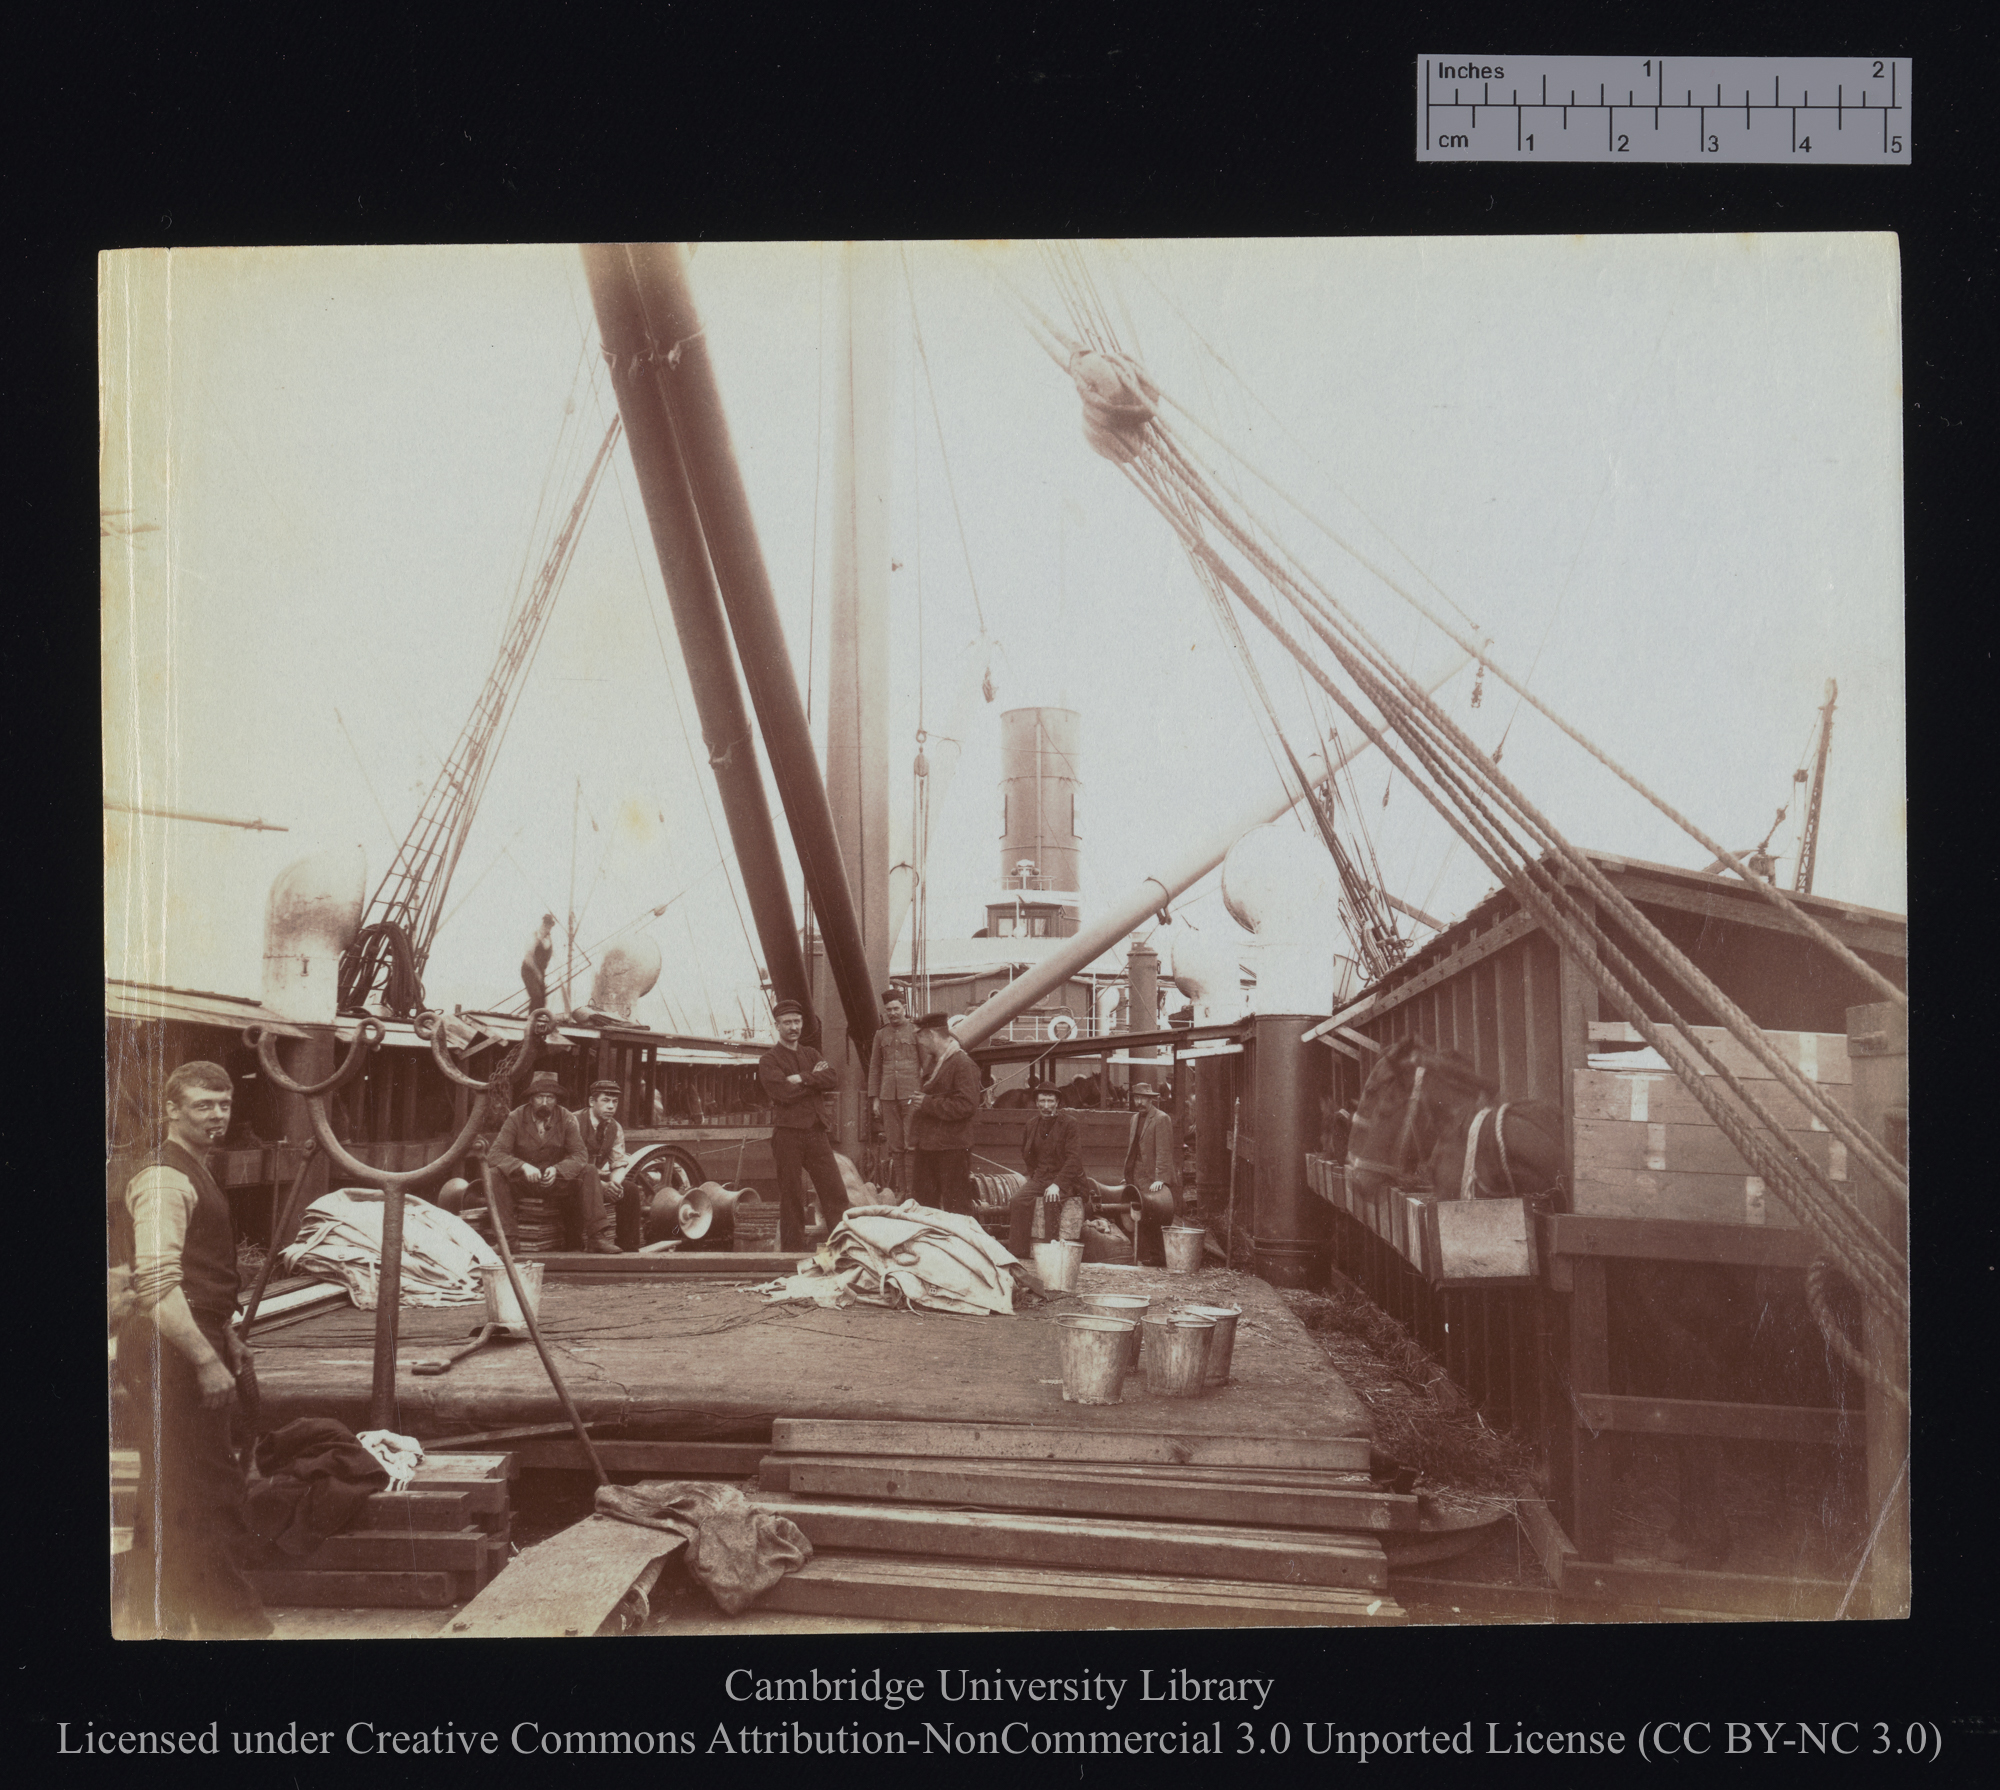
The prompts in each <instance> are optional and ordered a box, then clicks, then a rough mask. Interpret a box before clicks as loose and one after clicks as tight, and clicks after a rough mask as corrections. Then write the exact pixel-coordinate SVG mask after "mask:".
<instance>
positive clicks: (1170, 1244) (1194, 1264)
mask: <svg viewBox="0 0 2000 1790" xmlns="http://www.w3.org/2000/svg"><path fill="white" fill-rule="evenodd" d="M1207 1235H1208V1232H1207V1231H1206V1230H1204V1229H1203V1228H1202V1227H1201V1226H1200V1225H1198V1224H1170V1225H1167V1226H1166V1227H1165V1228H1164V1229H1163V1230H1162V1231H1161V1232H1160V1243H1161V1246H1162V1247H1163V1248H1164V1249H1165V1250H1166V1252H1167V1272H1168V1273H1169V1274H1199V1273H1200V1272H1201V1246H1202V1241H1203V1239H1205V1238H1206V1237H1207Z"/></svg>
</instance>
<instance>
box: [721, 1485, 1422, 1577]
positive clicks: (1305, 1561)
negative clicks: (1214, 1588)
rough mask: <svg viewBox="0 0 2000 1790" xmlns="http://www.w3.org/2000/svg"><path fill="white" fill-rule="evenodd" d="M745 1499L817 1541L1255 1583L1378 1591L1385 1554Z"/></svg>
mask: <svg viewBox="0 0 2000 1790" xmlns="http://www.w3.org/2000/svg"><path fill="white" fill-rule="evenodd" d="M752 1502H754V1503H756V1504H758V1505H760V1506H762V1507H763V1508H764V1509H766V1510H770V1511H773V1512H775V1513H776V1514H777V1515H779V1516H783V1517H789V1518H790V1519H791V1520H792V1521H793V1522H795V1523H796V1524H798V1526H799V1527H800V1528H801V1529H803V1530H804V1531H805V1534H806V1538H807V1539H808V1540H809V1541H811V1543H812V1544H813V1546H814V1547H815V1548H818V1549H836V1550H840V1551H843V1552H852V1551H857V1550H859V1551H872V1552H875V1553H887V1554H906V1555H908V1554H917V1555H924V1554H939V1555H948V1556H951V1557H953V1558H956V1559H972V1560H1004V1561H1010V1562H1012V1563H1014V1564H1016V1565H1021V1566H1029V1565H1033V1566H1041V1567H1044V1568H1050V1567H1055V1568H1062V1569H1066V1570H1073V1569H1085V1570H1090V1571H1099V1572H1168V1573H1176V1574H1186V1575H1188V1576H1190V1577H1196V1578H1215V1579H1242V1580H1252V1581H1255V1582H1257V1583H1259V1584H1277V1585H1330V1586H1344V1587H1346V1588H1348V1589H1351V1590H1373V1591H1381V1590H1384V1589H1386V1588H1387V1586H1388V1583H1389V1563H1388V1560H1387V1558H1386V1557H1385V1556H1384V1554H1383V1552H1382V1544H1381V1543H1380V1542H1379V1541H1377V1540H1375V1538H1374V1537H1373V1536H1361V1535H1315V1534H1313V1533H1312V1532H1311V1531H1309V1530H1303V1529H1253V1528H1247V1527H1241V1526H1232V1525H1227V1524H1220V1523H1215V1524H1211V1523H1201V1524H1186V1523H1141V1522H1120V1521H1118V1520H1117V1519H1115V1518H1107V1517H1073V1516H1039V1517H1038V1516H1029V1515H1026V1514H1023V1513H1021V1512H1018V1511H1006V1512H1000V1511H990V1510H932V1509H928V1508H925V1507H921V1506H916V1505H910V1504H864V1503H852V1502H848V1501H846V1500H833V1499H822V1498H811V1497H802V1496H798V1495H786V1494H782V1493H774V1492H759V1493H757V1494H755V1495H754V1497H753V1499H752Z"/></svg>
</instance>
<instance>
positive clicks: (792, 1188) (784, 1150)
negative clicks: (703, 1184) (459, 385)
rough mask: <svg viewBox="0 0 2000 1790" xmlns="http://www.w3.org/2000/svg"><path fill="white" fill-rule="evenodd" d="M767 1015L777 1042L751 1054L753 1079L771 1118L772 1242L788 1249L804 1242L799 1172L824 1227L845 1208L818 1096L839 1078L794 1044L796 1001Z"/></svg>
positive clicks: (798, 1027)
mask: <svg viewBox="0 0 2000 1790" xmlns="http://www.w3.org/2000/svg"><path fill="white" fill-rule="evenodd" d="M771 1017H772V1018H773V1019H774V1020H776V1021H777V1023H778V1042H777V1043H776V1044H774V1045H772V1046H771V1048H770V1049H769V1050H767V1051H766V1052H765V1053H764V1054H763V1055H762V1056H761V1057H759V1058H758V1059H757V1080H758V1083H759V1084H760V1085H761V1086H762V1088H763V1090H764V1098H765V1100H767V1101H768V1102H769V1103H770V1105H771V1109H772V1116H773V1118H774V1120H775V1121H776V1123H775V1125H774V1126H773V1129H772V1132H771V1157H772V1160H773V1161H774V1162H776V1164H777V1165H778V1247H779V1248H780V1249H783V1250H787V1251H789V1250H796V1249H803V1248H805V1246H806V1201H805V1180H804V1176H805V1174H807V1173H810V1174H811V1176H812V1183H813V1191H814V1192H816V1193H817V1194H818V1195H819V1210H820V1216H821V1217H822V1218H823V1219H825V1220H826V1228H827V1230H828V1231H829V1232H831V1231H832V1229H833V1227H834V1226H835V1225H837V1224H838V1223H839V1222H840V1216H841V1214H842V1213H843V1212H845V1211H846V1210H847V1186H846V1183H845V1182H843V1181H842V1180H841V1178H840V1164H839V1163H837V1162H835V1161H834V1159H833V1139H832V1137H831V1136H830V1135H829V1134H828V1131H827V1124H826V1102H825V1100H824V1099H823V1098H822V1096H824V1095H826V1094H829V1093H831V1092H832V1091H833V1090H834V1089H835V1088H837V1087H839V1086H840V1077H839V1076H838V1075H837V1074H835V1073H834V1071H833V1068H832V1067H831V1065H829V1064H828V1062H827V1060H826V1058H824V1057H823V1056H821V1055H820V1054H819V1052H818V1051H817V1050H808V1049H805V1048H803V1047H802V1046H801V1045H800V1043H799V1040H800V1039H801V1038H802V1037H804V1035H805V1029H806V1014H805V1009H804V1008H803V1007H801V1006H800V1005H799V1003H798V1002H797V1001H791V1000H786V1001H777V1002H774V1003H773V1004H772V1007H771Z"/></svg>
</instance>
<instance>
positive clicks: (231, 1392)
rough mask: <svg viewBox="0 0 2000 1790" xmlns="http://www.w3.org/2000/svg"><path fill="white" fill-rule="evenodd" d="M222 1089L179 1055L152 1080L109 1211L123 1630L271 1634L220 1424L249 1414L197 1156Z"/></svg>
mask: <svg viewBox="0 0 2000 1790" xmlns="http://www.w3.org/2000/svg"><path fill="white" fill-rule="evenodd" d="M233 1102H234V1089H233V1088H232V1086H231V1084H230V1080H229V1076H228V1075H227V1073H226V1072H225V1071H224V1070H223V1069H221V1068H220V1067H219V1066H218V1065H217V1064H214V1063H206V1062H194V1063H183V1064H182V1065H181V1066H180V1067H179V1068H178V1069H176V1070H175V1071H174V1072H173V1074H171V1075H170V1076H168V1077H167V1081H166V1087H165V1089H164V1104H165V1117H166V1136H165V1138H164V1139H163V1140H162V1141H161V1144H160V1146H159V1148H158V1149H157V1150H156V1151H155V1152H153V1154H152V1155H151V1156H150V1158H149V1159H148V1160H147V1161H146V1163H145V1164H144V1166H142V1167H141V1168H140V1170H139V1172H138V1173H137V1174H136V1175H134V1176H133V1178H132V1180H131V1182H130V1183H129V1184H128V1185H127V1187H126V1190H125V1201H124V1206H123V1209H122V1211H121V1210H117V1209H114V1211H113V1214H112V1245H111V1248H112V1260H113V1262H114V1264H116V1265H119V1266H129V1267H130V1269H131V1279H130V1283H129V1303H127V1305H126V1310H125V1313H124V1317H123V1321H122V1322H121V1323H120V1325H119V1330H118V1378H119V1380H120V1382H121V1384H122V1385H123V1386H124V1389H125V1391H126V1393H127V1395H128V1396H129V1398H130V1401H131V1409H132V1410H133V1411H134V1412H135V1414H136V1415H137V1417H138V1420H139V1434H138V1443H139V1501H138V1511H137V1514H136V1517H135V1519H134V1521H133V1526H132V1548H131V1552H130V1553H129V1554H128V1555H127V1556H126V1558H125V1569H124V1573H123V1575H122V1581H123V1582H122V1585H121V1588H120V1590H121V1597H120V1603H121V1606H122V1607H121V1609H120V1612H119V1615H118V1618H117V1620H118V1625H119V1626H118V1632H119V1634H120V1635H121V1636H123V1637H129V1638H134V1639H138V1638H152V1637H156V1636H164V1637H175V1638H190V1637H192V1638H199V1639H202V1640H211V1639H224V1638H233V1639H257V1638H261V1637H262V1636H265V1635H268V1634H269V1633H270V1632H271V1623H270V1619H269V1618H268V1617H267V1616H266V1615H265V1614H264V1606H263V1603H262V1600H261V1599H259V1597H258V1595H257V1592H256V1589H255V1588H254V1587H253V1586H252V1584H251V1583H250V1581H249V1579H247V1578H246V1577H245V1576H244V1574H243V1570H242V1567H241V1565H240V1559H241V1557H242V1555H243V1550H244V1549H245V1547H246V1545H247V1544H248V1542H249V1529H248V1526H247V1524H246V1522H245V1519H244V1510H243V1499H244V1489H245V1488H244V1479H243V1468H242V1464H241V1460H240V1457H239V1456H238V1454H237V1451H236V1447H235V1445H234V1441H235V1439H234V1438H233V1437H232V1435H231V1433H230V1432H231V1427H232V1421H233V1420H234V1419H236V1418H238V1417H239V1416H242V1417H244V1418H246V1419H250V1418H252V1417H253V1416H254V1413H253V1412H252V1411H251V1409H250V1407H251V1406H252V1405H253V1404H254V1398H255V1394H254V1388H255V1383H256V1382H255V1378H254V1373H253V1370H252V1367H251V1362H250V1351H249V1349H248V1348H246V1347H245V1346H244V1344H243V1342H242V1340H241V1339H240V1338H239V1337H238V1336H237V1334H236V1331H235V1320H236V1297H237V1292H238V1280H237V1271H236V1232H235V1226H234V1223H233V1222H232V1220H231V1217H230V1212H229V1200H228V1197H227V1196H226V1195H225V1194H224V1193H223V1191H222V1189H221V1187H220V1186H219V1185H218V1184H217V1182H216V1180H215V1177H214V1176H213V1175H212V1174H210V1173H209V1169H208V1157H209V1154H210V1152H211V1151H213V1150H214V1149H215V1148H216V1146H217V1145H219V1144H220V1143H221V1141H222V1138H223V1134H224V1133H225V1132H226V1131H228V1129H229V1114H230V1109H231V1106H232V1104H233Z"/></svg>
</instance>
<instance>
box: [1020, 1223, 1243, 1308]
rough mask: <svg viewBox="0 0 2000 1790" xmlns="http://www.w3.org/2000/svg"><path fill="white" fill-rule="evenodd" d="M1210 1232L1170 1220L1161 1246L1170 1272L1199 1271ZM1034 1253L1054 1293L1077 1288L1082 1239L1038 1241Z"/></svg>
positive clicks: (1044, 1282) (1045, 1282) (1038, 1271)
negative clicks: (1064, 1241)
mask: <svg viewBox="0 0 2000 1790" xmlns="http://www.w3.org/2000/svg"><path fill="white" fill-rule="evenodd" d="M1207 1240H1208V1232H1207V1231H1206V1230H1205V1229H1204V1228H1203V1227H1202V1226H1200V1225H1198V1224H1169V1225H1163V1226H1161V1228H1160V1246H1161V1248H1162V1249H1163V1250H1164V1251H1165V1253H1166V1258H1167V1272H1168V1273H1169V1274H1199V1273H1200V1272H1201V1255H1202V1246H1203V1244H1204V1243H1205V1242H1206V1241H1207ZM1032 1254H1033V1256H1034V1262H1035V1273H1036V1274H1037V1275H1039V1276H1040V1278H1041V1282H1042V1285H1043V1286H1045V1287H1047V1288H1048V1290H1049V1291H1050V1292H1051V1293H1073V1292H1075V1291H1076V1276H1077V1270H1078V1269H1079V1268H1081V1267H1082V1266H1083V1245H1082V1244H1081V1243H1062V1242H1052V1243H1037V1244H1035V1245H1034V1246H1033V1250H1032Z"/></svg>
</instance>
